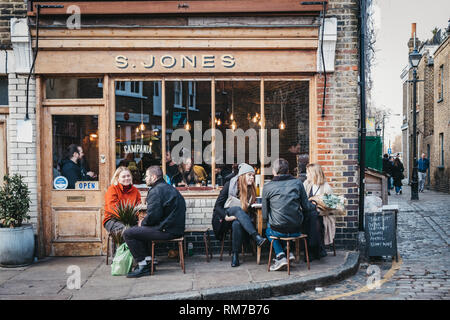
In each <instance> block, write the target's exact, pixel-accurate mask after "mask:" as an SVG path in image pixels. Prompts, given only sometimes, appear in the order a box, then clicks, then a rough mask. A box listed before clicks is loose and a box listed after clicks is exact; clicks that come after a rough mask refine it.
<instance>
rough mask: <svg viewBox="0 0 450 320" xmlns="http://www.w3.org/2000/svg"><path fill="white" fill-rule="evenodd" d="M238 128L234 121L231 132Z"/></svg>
mask: <svg viewBox="0 0 450 320" xmlns="http://www.w3.org/2000/svg"><path fill="white" fill-rule="evenodd" d="M236 128H237V124H236V121H234V120H233V122H232V123H231V130H233V131H234V130H236Z"/></svg>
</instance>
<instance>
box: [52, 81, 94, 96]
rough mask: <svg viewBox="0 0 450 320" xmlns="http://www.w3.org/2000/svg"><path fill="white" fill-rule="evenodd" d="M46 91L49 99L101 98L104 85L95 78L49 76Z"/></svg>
mask: <svg viewBox="0 0 450 320" xmlns="http://www.w3.org/2000/svg"><path fill="white" fill-rule="evenodd" d="M45 92H46V98H47V99H86V98H91V99H101V98H103V85H101V82H100V83H99V80H98V79H94V78H92V79H91V78H79V79H77V78H49V79H47V80H46V81H45Z"/></svg>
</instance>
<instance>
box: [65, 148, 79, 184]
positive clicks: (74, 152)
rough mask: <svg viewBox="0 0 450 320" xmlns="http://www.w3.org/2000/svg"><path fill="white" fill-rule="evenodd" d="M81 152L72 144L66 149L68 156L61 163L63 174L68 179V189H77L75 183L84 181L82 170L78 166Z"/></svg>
mask: <svg viewBox="0 0 450 320" xmlns="http://www.w3.org/2000/svg"><path fill="white" fill-rule="evenodd" d="M79 160H80V152H79V151H78V146H77V145H76V144H71V145H70V146H68V147H67V149H66V155H65V157H64V159H63V160H62V161H61V174H62V175H63V176H64V177H66V178H67V181H68V185H67V189H75V183H76V182H77V181H81V180H82V175H81V168H80V166H79V165H78V161H79Z"/></svg>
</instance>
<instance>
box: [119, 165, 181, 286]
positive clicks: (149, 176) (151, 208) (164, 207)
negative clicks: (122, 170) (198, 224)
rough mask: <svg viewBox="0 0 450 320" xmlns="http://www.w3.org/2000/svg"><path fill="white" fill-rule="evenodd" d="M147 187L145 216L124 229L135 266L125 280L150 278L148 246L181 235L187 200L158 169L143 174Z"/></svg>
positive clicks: (155, 167)
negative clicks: (137, 222)
mask: <svg viewBox="0 0 450 320" xmlns="http://www.w3.org/2000/svg"><path fill="white" fill-rule="evenodd" d="M145 182H146V183H147V185H148V186H149V187H150V188H149V190H148V193H147V215H146V216H145V218H144V219H143V220H142V221H140V222H139V225H138V226H135V227H131V228H129V229H126V230H125V232H124V233H123V238H124V240H125V242H126V243H127V245H128V248H129V249H130V251H131V254H132V255H133V258H134V259H135V260H136V262H137V263H138V265H137V266H136V269H135V270H134V271H131V272H129V273H128V275H127V278H138V277H142V276H147V275H150V265H151V260H152V259H154V258H155V257H151V256H149V252H150V248H149V243H151V241H152V240H170V239H175V238H179V237H181V236H183V235H184V229H185V224H186V201H185V200H184V198H183V196H182V195H181V194H180V192H179V191H178V190H177V189H176V188H175V187H173V186H171V185H169V184H167V183H166V182H165V181H164V178H163V172H162V170H161V167H159V166H151V167H149V168H148V169H147V171H146V174H145Z"/></svg>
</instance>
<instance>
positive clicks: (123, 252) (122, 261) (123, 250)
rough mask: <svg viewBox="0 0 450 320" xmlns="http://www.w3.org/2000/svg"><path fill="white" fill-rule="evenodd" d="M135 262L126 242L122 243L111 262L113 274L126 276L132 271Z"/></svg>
mask: <svg viewBox="0 0 450 320" xmlns="http://www.w3.org/2000/svg"><path fill="white" fill-rule="evenodd" d="M132 264H133V256H132V255H131V252H130V249H128V246H127V244H126V243H122V244H121V245H120V247H119V248H117V251H116V255H115V256H114V259H113V262H112V264H111V275H112V276H124V275H126V274H127V273H128V272H130V269H131V265H132Z"/></svg>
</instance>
